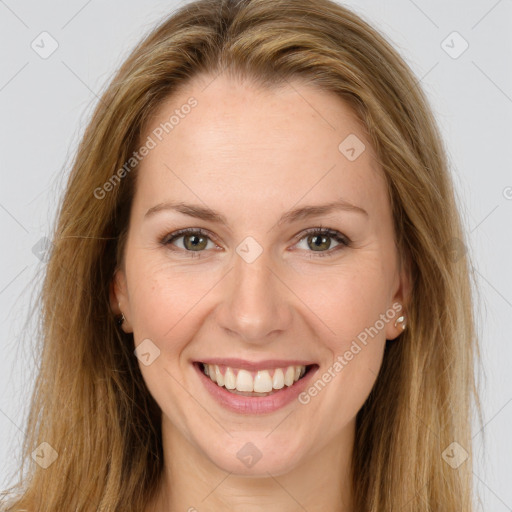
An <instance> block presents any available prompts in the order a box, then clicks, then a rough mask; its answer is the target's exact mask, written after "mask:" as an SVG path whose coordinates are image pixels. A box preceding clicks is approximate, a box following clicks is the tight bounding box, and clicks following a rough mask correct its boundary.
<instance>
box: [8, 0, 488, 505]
mask: <svg viewBox="0 0 512 512" xmlns="http://www.w3.org/2000/svg"><path fill="white" fill-rule="evenodd" d="M201 72H205V73H210V74H212V76H215V75H217V74H218V73H220V72H227V73H230V74H231V75H232V76H233V77H245V78H250V79H252V80H253V81H254V83H255V84H258V85H261V86H266V87H273V86H276V85H278V84H286V83H287V82H288V80H293V79H301V80H303V81H306V82H307V83H311V84H312V85H316V86H318V87H320V88H321V89H323V90H326V91H332V92H335V93H336V94H337V95H338V96H339V97H340V98H341V99H342V100H344V101H346V102H348V103H349V104H350V105H351V106H352V108H353V109H354V111H355V112H356V113H357V114H358V116H359V117H360V119H361V121H362V122H363V123H364V126H365V127H366V130H367V134H368V137H369V140H370V141H371V142H372V144H373V145H374V147H375V150H376V152H377V155H378V157H379V159H380V164H381V166H382V168H383V170H384V173H385V176H386V180H387V184H388V189H389V196H390V198H391V203H392V209H393V215H394V227H395V233H396V242H397V247H398V251H399V254H400V258H401V262H402V264H404V265H406V267H407V269H408V272H410V276H411V278H412V282H413V290H412V295H411V299H410V302H409V304H408V308H407V314H408V329H407V330H406V331H405V332H404V333H403V334H402V335H401V336H400V338H399V339H398V340H397V341H395V342H394V343H390V344H388V346H387V347H386V351H385V354H384V360H383V364H382V368H381V371H380V373H379V375H378V377H377V380H376V383H375V386H374V388H373V390H372V392H371V394H370V396H369V397H368V399H367V401H366V402H365V404H364V406H363V407H362V409H361V410H360V411H359V413H358V416H357V427H356V442H355V446H354V456H353V474H354V482H353V487H354V496H355V510H356V511H361V512H362V511H364V512H391V511H392V510H393V511H398V510H400V511H401V512H413V511H414V512H427V511H441V510H442V511H443V512H460V511H461V510H464V511H465V512H469V511H470V510H473V497H472V494H473V489H472V485H473V483H472V467H471V466H472V458H471V455H472V448H471V411H472V406H473V400H474V403H475V404H476V406H477V410H478V411H480V404H479V399H478V393H477V386H476V379H475V375H474V372H475V370H474V362H475V361H476V357H477V356H478V353H479V351H478V336H477V335H476V329H475V320H474V312H473V298H472V290H471V286H472V284H474V283H472V279H474V278H473V275H472V273H471V265H470V261H469V256H468V253H467V251H466V250H465V235H464V231H463V227H462V220H461V215H460V213H459V210H458V205H457V199H456V195H455V191H454V190H453V185H452V181H451V177H450V174H449V171H448V165H447V159H446V156H445V150H444V147H443V144H442V142H441V140H440V136H439V132H438V128H437V127H436V123H435V120H434V118H433V116H432V114H431V111H430V108H429V106H428V104H427V101H426V99H425V96H424V94H423V93H422V91H421V90H420V88H419V86H418V84H417V81H416V79H415V77H414V76H413V74H412V72H411V71H410V70H409V68H408V67H407V65H406V64H405V63H404V61H403V60H402V59H401V58H400V56H399V55H398V54H397V52H396V51H395V50H394V49H393V48H392V47H391V46H390V44H389V43H388V42H387V41H386V40H385V39H384V38H383V37H382V36H381V35H379V33H378V32H376V31H375V29H373V28H371V27H370V26H369V25H368V24H367V23H366V22H364V21H363V20H362V19H361V18H360V17H358V16H357V15H355V14H354V13H352V12H351V11H350V10H348V9H346V8H344V7H342V6H340V5H338V4H336V3H334V2H333V1H330V0H314V1H313V0H252V1H251V0H198V1H195V2H192V3H188V4H186V5H184V6H183V7H181V8H180V9H179V10H177V11H176V12H175V13H173V14H172V15H171V16H170V17H169V18H168V19H166V20H164V21H163V22H162V23H161V24H160V25H159V26H158V27H156V28H155V29H154V30H153V31H152V32H151V33H150V34H149V35H148V36H147V37H146V38H145V39H144V40H143V41H142V42H141V44H140V45H138V46H137V47H136V48H135V50H134V51H133V52H132V54H131V55H130V56H129V58H128V59H127V60H126V61H125V62H124V64H123V65H122V66H121V68H120V69H119V71H118V72H117V74H116V75H115V77H114V78H113V80H112V81H111V83H110V85H109V87H108V89H107V90H106V91H105V92H104V94H103V95H102V97H101V101H99V102H98V104H97V107H96V109H95V111H94V114H93V116H92V119H91V121H90V123H89V125H88V127H87V129H86V131H85V134H84V136H83V139H82V141H81V143H80V145H79V148H78V151H77V154H76V157H75V160H74V165H73V167H72V169H71V172H70V176H69V180H68V183H67V188H66V191H65V195H64V198H63V201H62V203H61V205H60V209H59V211H58V218H57V223H56V225H55V228H54V233H53V236H52V238H53V243H54V246H53V249H52V251H51V253H50V258H49V261H48V264H47V268H46V274H45V280H44V283H43V288H42V292H41V298H40V300H41V304H42V316H41V330H42V341H41V343H42V345H41V347H42V348H41V353H40V361H41V366H40V371H39V373H38V375H37V378H36V381H35V387H34V392H33V396H32V400H31V408H30V414H29V417H28V423H27V429H26V437H25V440H24V445H23V461H24V462H23V464H22V468H20V470H19V471H20V474H19V482H18V484H17V485H16V486H13V487H11V488H10V489H9V492H8V491H5V493H4V495H5V496H7V497H9V496H10V500H9V501H4V503H5V505H3V506H4V507H5V508H3V510H6V511H18V510H24V509H26V510H30V511H32V510H34V511H35V510H38V511H51V512H57V511H58V512H62V511H92V510H94V511H96V510H112V511H126V510H132V511H143V510H144V507H145V506H146V504H147V503H148V501H149V499H150V497H152V496H153V493H154V492H155V489H156V486H157V483H158V481H159V478H160V475H161V472H162V467H163V453H162V445H161V431H160V428H161V427H160V420H161V411H160V409H159V407H158V406H157V404H156V402H155V401H154V399H153V398H152V396H151V395H150V393H149V392H148V389H147V388H146V385H145V383H144V381H143V379H142V375H141V373H140V371H139V367H138V364H137V359H136V358H135V357H134V355H133V349H134V345H133V337H132V335H126V334H124V333H122V332H120V330H119V328H118V327H117V325H116V323H115V319H114V316H113V314H112V312H111V308H110V303H109V293H110V291H109V290H110V283H111V280H112V277H113V274H114V270H115V268H116V266H117V265H119V262H120V261H121V259H122V257H123V254H124V252H123V251H124V244H125V240H126V233H127V225H128V215H129V211H130V206H131V200H132V197H133V192H134V187H135V184H136V171H137V168H136V167H135V168H134V169H133V170H132V171H131V172H128V173H126V176H124V177H123V179H120V180H119V182H116V183H115V184H114V185H113V186H112V187H109V190H108V193H105V194H102V197H100V198H98V195H99V194H95V191H97V190H98V187H100V188H101V187H102V185H103V184H105V183H106V182H108V181H109V180H111V178H112V176H113V175H115V174H116V173H117V172H118V170H119V169H120V168H121V167H122V166H123V165H124V164H125V162H127V161H128V160H129V159H130V157H131V155H132V154H133V151H135V150H136V149H137V147H138V145H139V144H140V141H141V137H142V136H143V134H144V127H145V125H146V123H147V121H148V119H149V118H150V116H151V114H153V113H154V112H155V111H156V110H157V109H158V107H159V105H161V103H162V102H163V101H164V100H165V99H166V98H168V97H169V95H170V94H172V93H173V92H175V91H176V90H177V89H178V87H183V86H184V85H186V83H187V82H188V81H189V80H190V79H191V78H193V77H194V76H195V75H197V74H198V73H201ZM41 443H48V444H49V445H50V446H51V448H52V449H53V450H55V451H56V452H57V454H58V456H57V458H56V459H55V461H54V462H53V463H52V464H51V465H50V466H49V467H47V468H46V469H43V468H42V467H40V466H39V465H38V464H35V463H34V462H33V460H32V457H31V454H32V452H33V451H34V450H36V448H38V447H39V446H40V445H41ZM452 443H456V444H452ZM43 448H45V449H48V446H47V445H43ZM39 449H41V448H39ZM50 453H53V452H51V451H50ZM466 453H467V457H468V459H467V460H464V459H465V457H466ZM454 457H456V458H457V460H458V463H457V464H453V463H452V462H451V461H452V460H454ZM461 461H462V462H461ZM459 463H460V465H459ZM26 464H28V466H29V467H28V471H26V469H27V468H26V467H25V466H26ZM457 465H458V467H455V466H457ZM340 485H341V483H340ZM255 499H257V497H255Z"/></svg>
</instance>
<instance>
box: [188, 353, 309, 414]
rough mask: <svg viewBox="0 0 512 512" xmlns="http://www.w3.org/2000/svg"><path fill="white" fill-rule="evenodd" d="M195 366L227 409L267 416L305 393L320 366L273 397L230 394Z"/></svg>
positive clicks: (208, 388)
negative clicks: (266, 414)
mask: <svg viewBox="0 0 512 512" xmlns="http://www.w3.org/2000/svg"><path fill="white" fill-rule="evenodd" d="M193 366H194V368H195V369H196V371H197V372H198V373H199V377H200V379H201V381H202V382H203V384H204V385H205V387H206V389H207V390H208V391H209V392H210V394H211V395H212V396H213V398H215V400H216V401H217V402H218V403H219V404H220V405H222V406H223V407H225V408H226V409H229V410H230V411H233V412H236V413H238V414H265V413H270V412H274V411H277V410H278V409H281V408H282V407H285V406H286V405H288V404H289V403H290V402H292V401H293V400H294V399H296V398H297V397H298V396H299V395H300V393H302V391H304V389H305V388H306V387H307V386H308V382H309V381H310V380H311V378H312V376H313V375H314V374H315V373H316V372H317V370H318V366H316V367H313V368H310V369H309V371H308V373H307V374H306V375H305V376H304V377H302V379H300V380H298V381H297V382H295V383H294V384H293V385H292V386H289V387H288V386H285V387H284V388H282V389H280V390H279V391H276V392H275V393H273V394H272V395H268V396H255V397H248V396H242V395H236V394H234V393H230V392H229V391H227V390H226V388H225V387H221V386H218V385H217V384H216V383H215V382H213V381H212V380H211V379H210V377H207V376H206V375H205V374H204V372H203V370H202V369H201V367H200V364H199V363H194V364H193Z"/></svg>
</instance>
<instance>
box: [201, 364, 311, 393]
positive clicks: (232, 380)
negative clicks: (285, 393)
mask: <svg viewBox="0 0 512 512" xmlns="http://www.w3.org/2000/svg"><path fill="white" fill-rule="evenodd" d="M203 372H204V374H205V375H207V376H208V377H210V379H211V380H212V381H213V382H215V383H217V385H218V386H221V387H226V389H230V390H236V391H241V392H255V393H269V392H271V391H272V390H273V389H282V388H284V386H288V387H289V386H291V385H293V383H294V382H296V381H298V380H299V379H300V378H301V377H303V376H304V374H305V373H306V367H305V366H288V367H287V368H276V369H275V370H258V371H257V372H255V373H254V372H249V371H247V370H237V369H233V368H229V367H227V368H226V369H225V372H224V374H223V373H222V372H221V369H220V368H219V367H218V366H217V365H216V364H212V365H209V364H203ZM272 372H273V375H272ZM253 373H254V375H253Z"/></svg>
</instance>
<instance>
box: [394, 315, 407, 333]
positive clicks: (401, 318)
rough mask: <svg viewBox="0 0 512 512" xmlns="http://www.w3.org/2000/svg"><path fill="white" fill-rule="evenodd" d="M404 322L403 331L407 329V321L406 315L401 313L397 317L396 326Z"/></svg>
mask: <svg viewBox="0 0 512 512" xmlns="http://www.w3.org/2000/svg"><path fill="white" fill-rule="evenodd" d="M400 323H401V324H402V331H405V327H406V325H407V324H406V321H405V315H400V316H399V317H398V318H397V319H396V322H395V327H398V324H400Z"/></svg>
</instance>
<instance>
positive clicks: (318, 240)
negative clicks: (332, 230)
mask: <svg viewBox="0 0 512 512" xmlns="http://www.w3.org/2000/svg"><path fill="white" fill-rule="evenodd" d="M311 238H312V242H313V246H314V247H317V248H318V247H320V246H321V245H322V244H325V243H327V247H326V248H327V249H328V248H329V245H330V244H329V243H328V238H327V237H326V236H313V237H311ZM315 250H316V249H315Z"/></svg>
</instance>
